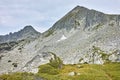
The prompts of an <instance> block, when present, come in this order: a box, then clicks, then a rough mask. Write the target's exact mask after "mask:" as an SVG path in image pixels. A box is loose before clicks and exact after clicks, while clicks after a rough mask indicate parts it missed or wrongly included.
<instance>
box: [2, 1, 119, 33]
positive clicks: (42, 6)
mask: <svg viewBox="0 0 120 80" xmlns="http://www.w3.org/2000/svg"><path fill="white" fill-rule="evenodd" d="M77 5H79V6H84V7H87V8H89V9H95V10H98V11H101V12H104V13H108V14H120V0H0V35H3V34H8V33H9V32H16V31H18V30H20V29H22V28H23V27H24V26H26V25H32V26H33V27H34V28H35V29H36V30H37V31H39V32H44V31H45V30H47V29H48V28H50V27H52V25H53V24H54V23H55V22H56V21H57V20H59V19H60V18H61V17H63V16H64V15H65V14H66V13H67V12H69V11H70V10H71V9H73V8H74V7H75V6H77Z"/></svg>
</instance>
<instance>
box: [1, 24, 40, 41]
mask: <svg viewBox="0 0 120 80" xmlns="http://www.w3.org/2000/svg"><path fill="white" fill-rule="evenodd" d="M39 36H40V33H39V32H37V31H36V30H35V29H34V28H33V27H32V26H30V25H29V26H25V27H24V29H21V30H20V31H18V32H14V33H9V34H8V35H3V36H0V43H5V42H12V41H18V40H23V39H31V38H37V37H39Z"/></svg>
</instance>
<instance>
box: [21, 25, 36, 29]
mask: <svg viewBox="0 0 120 80" xmlns="http://www.w3.org/2000/svg"><path fill="white" fill-rule="evenodd" d="M23 30H35V29H34V28H33V27H32V26H31V25H27V26H25V27H24V28H23Z"/></svg>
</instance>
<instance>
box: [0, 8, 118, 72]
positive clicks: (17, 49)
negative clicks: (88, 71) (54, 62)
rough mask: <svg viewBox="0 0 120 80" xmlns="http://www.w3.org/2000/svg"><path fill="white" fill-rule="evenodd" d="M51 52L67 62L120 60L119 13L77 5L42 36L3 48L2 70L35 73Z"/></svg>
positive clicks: (46, 60) (101, 62) (0, 69)
mask: <svg viewBox="0 0 120 80" xmlns="http://www.w3.org/2000/svg"><path fill="white" fill-rule="evenodd" d="M28 31H30V32H31V30H28ZM23 32H24V31H23ZM23 32H22V33H23ZM32 32H33V31H32ZM23 34H26V31H25V33H23ZM25 37H26V36H25ZM51 52H52V53H54V54H56V55H57V56H58V57H60V58H61V59H62V60H63V62H64V63H65V64H76V63H89V64H103V63H105V62H109V61H110V62H120V15H110V14H104V13H102V12H99V11H95V10H90V9H87V8H84V7H80V6H77V7H75V8H74V9H73V10H72V11H70V12H69V13H68V14H66V15H65V16H64V17H63V18H61V19H60V20H59V21H57V22H56V23H55V24H54V25H53V27H51V28H50V29H49V30H47V31H46V32H44V33H42V34H41V36H39V38H37V39H34V40H32V41H31V40H25V41H20V42H19V43H18V44H17V46H14V47H12V49H10V50H8V51H6V50H5V51H3V52H2V53H1V54H0V55H1V56H2V58H1V60H0V65H3V64H4V65H3V66H1V67H0V71H1V72H0V73H3V72H8V71H10V72H11V71H29V72H31V71H32V72H35V71H37V67H38V65H41V64H45V63H47V62H49V59H50V58H52V56H53V55H52V54H51ZM13 57H14V58H13ZM9 60H11V61H12V62H8V61H9ZM12 63H17V64H18V66H17V67H14V65H12Z"/></svg>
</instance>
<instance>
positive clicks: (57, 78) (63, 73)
mask: <svg viewBox="0 0 120 80" xmlns="http://www.w3.org/2000/svg"><path fill="white" fill-rule="evenodd" d="M78 65H80V66H81V67H78ZM53 72H58V73H57V74H56V73H55V74H54V73H53ZM70 72H75V73H80V75H77V74H75V75H74V76H69V75H68V74H69V73H70ZM36 77H39V78H44V80H120V63H106V64H103V65H98V64H75V65H70V64H68V65H63V67H62V68H61V69H59V68H56V67H53V66H51V65H49V64H45V65H41V66H40V67H39V72H38V73H37V74H32V73H27V72H26V73H12V74H3V75H1V76H0V80H36V79H35V78H36Z"/></svg>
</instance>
